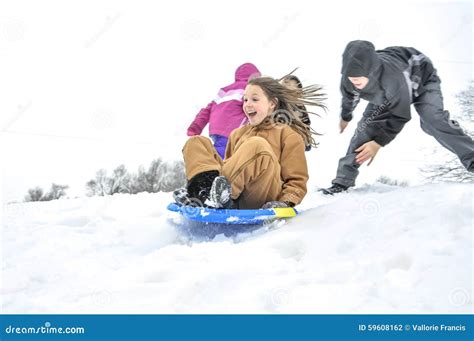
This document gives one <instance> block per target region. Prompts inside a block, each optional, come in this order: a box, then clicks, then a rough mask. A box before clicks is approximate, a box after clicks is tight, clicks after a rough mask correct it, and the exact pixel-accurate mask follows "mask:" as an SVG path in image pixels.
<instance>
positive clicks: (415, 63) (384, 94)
mask: <svg viewBox="0 0 474 341" xmlns="http://www.w3.org/2000/svg"><path fill="white" fill-rule="evenodd" d="M341 73H342V78H341V92H342V112H341V120H340V130H341V133H342V132H343V131H344V129H345V128H346V127H347V125H348V123H349V121H350V120H351V119H352V112H353V111H354V109H355V107H356V106H357V104H358V103H359V100H360V99H361V98H362V99H364V100H367V101H368V102H369V104H368V105H367V108H366V109H365V112H364V114H363V117H362V119H361V120H360V121H359V123H358V125H357V129H356V131H355V133H354V136H353V137H352V139H351V142H350V144H349V148H348V150H347V153H346V156H344V157H343V158H341V159H340V160H339V166H338V169H337V175H336V178H335V179H334V180H333V181H332V183H333V185H332V186H331V187H330V188H327V189H323V190H322V191H323V193H324V194H334V193H338V192H342V191H345V190H347V188H349V187H351V186H354V185H355V180H356V178H357V176H358V174H359V170H358V168H359V167H360V165H362V164H363V163H364V162H365V161H367V160H370V161H369V165H370V163H371V162H372V160H373V158H374V157H375V155H376V154H377V152H378V150H379V149H380V147H383V146H385V145H387V144H388V143H390V142H391V141H392V140H393V139H394V138H395V137H396V136H397V134H398V133H399V132H400V131H401V130H402V128H403V126H404V125H405V123H407V122H408V121H409V120H410V119H411V115H410V105H411V104H413V105H414V106H415V109H416V111H417V112H418V114H419V116H420V122H421V129H422V130H423V131H424V132H425V133H427V134H429V135H431V136H433V137H434V138H435V139H436V140H437V141H438V142H439V143H440V144H441V145H442V146H443V147H445V148H446V149H448V150H450V151H451V152H453V153H455V154H456V155H457V156H458V157H459V159H460V160H461V163H462V164H463V165H464V167H466V169H467V170H469V171H470V172H474V142H473V140H472V139H471V138H470V137H469V136H468V135H466V134H465V133H464V132H463V130H462V129H461V127H460V126H459V124H458V123H457V122H456V121H454V120H451V119H450V118H449V112H448V111H446V110H444V108H443V96H442V94H441V89H440V83H441V80H440V79H439V77H438V75H437V74H436V69H435V68H434V67H433V64H432V63H431V60H430V59H429V58H428V57H427V56H425V55H424V54H423V53H421V52H419V51H417V50H416V49H414V48H412V47H400V46H397V47H388V48H386V49H383V50H378V51H376V50H375V47H374V45H373V44H372V43H371V42H368V41H363V40H356V41H352V42H350V43H349V44H348V45H347V47H346V49H345V51H344V54H343V61H342V72H341Z"/></svg>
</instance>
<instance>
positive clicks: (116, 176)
mask: <svg viewBox="0 0 474 341" xmlns="http://www.w3.org/2000/svg"><path fill="white" fill-rule="evenodd" d="M109 184H110V185H109V186H110V194H115V193H130V174H129V173H128V171H127V168H126V167H125V165H120V166H118V167H117V168H115V169H114V171H113V174H112V177H111V178H110V179H109Z"/></svg>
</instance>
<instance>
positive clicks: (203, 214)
mask: <svg viewBox="0 0 474 341" xmlns="http://www.w3.org/2000/svg"><path fill="white" fill-rule="evenodd" d="M168 210H169V211H172V212H178V213H179V214H181V215H182V216H183V217H185V218H187V219H189V220H193V221H199V222H202V223H216V224H230V225H260V224H263V223H265V222H268V221H271V220H274V219H278V218H291V217H294V216H296V215H297V214H298V211H297V210H295V209H294V208H292V207H288V208H271V209H266V210H263V209H259V210H235V209H234V210H217V209H213V208H204V207H192V206H181V205H178V204H176V203H171V204H169V205H168Z"/></svg>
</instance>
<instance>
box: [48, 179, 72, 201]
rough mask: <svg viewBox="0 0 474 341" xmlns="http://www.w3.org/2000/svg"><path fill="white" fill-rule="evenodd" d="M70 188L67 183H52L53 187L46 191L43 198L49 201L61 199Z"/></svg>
mask: <svg viewBox="0 0 474 341" xmlns="http://www.w3.org/2000/svg"><path fill="white" fill-rule="evenodd" d="M68 188H69V186H67V185H58V184H55V183H53V184H51V189H50V190H49V192H48V193H46V194H45V195H44V197H43V198H42V199H41V200H43V201H49V200H56V199H59V198H61V197H63V196H65V195H66V189H68Z"/></svg>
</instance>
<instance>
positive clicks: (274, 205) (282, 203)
mask: <svg viewBox="0 0 474 341" xmlns="http://www.w3.org/2000/svg"><path fill="white" fill-rule="evenodd" d="M283 207H291V206H290V205H289V203H287V202H285V201H269V202H267V203H266V204H265V205H263V206H262V209H264V210H265V209H269V208H283Z"/></svg>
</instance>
